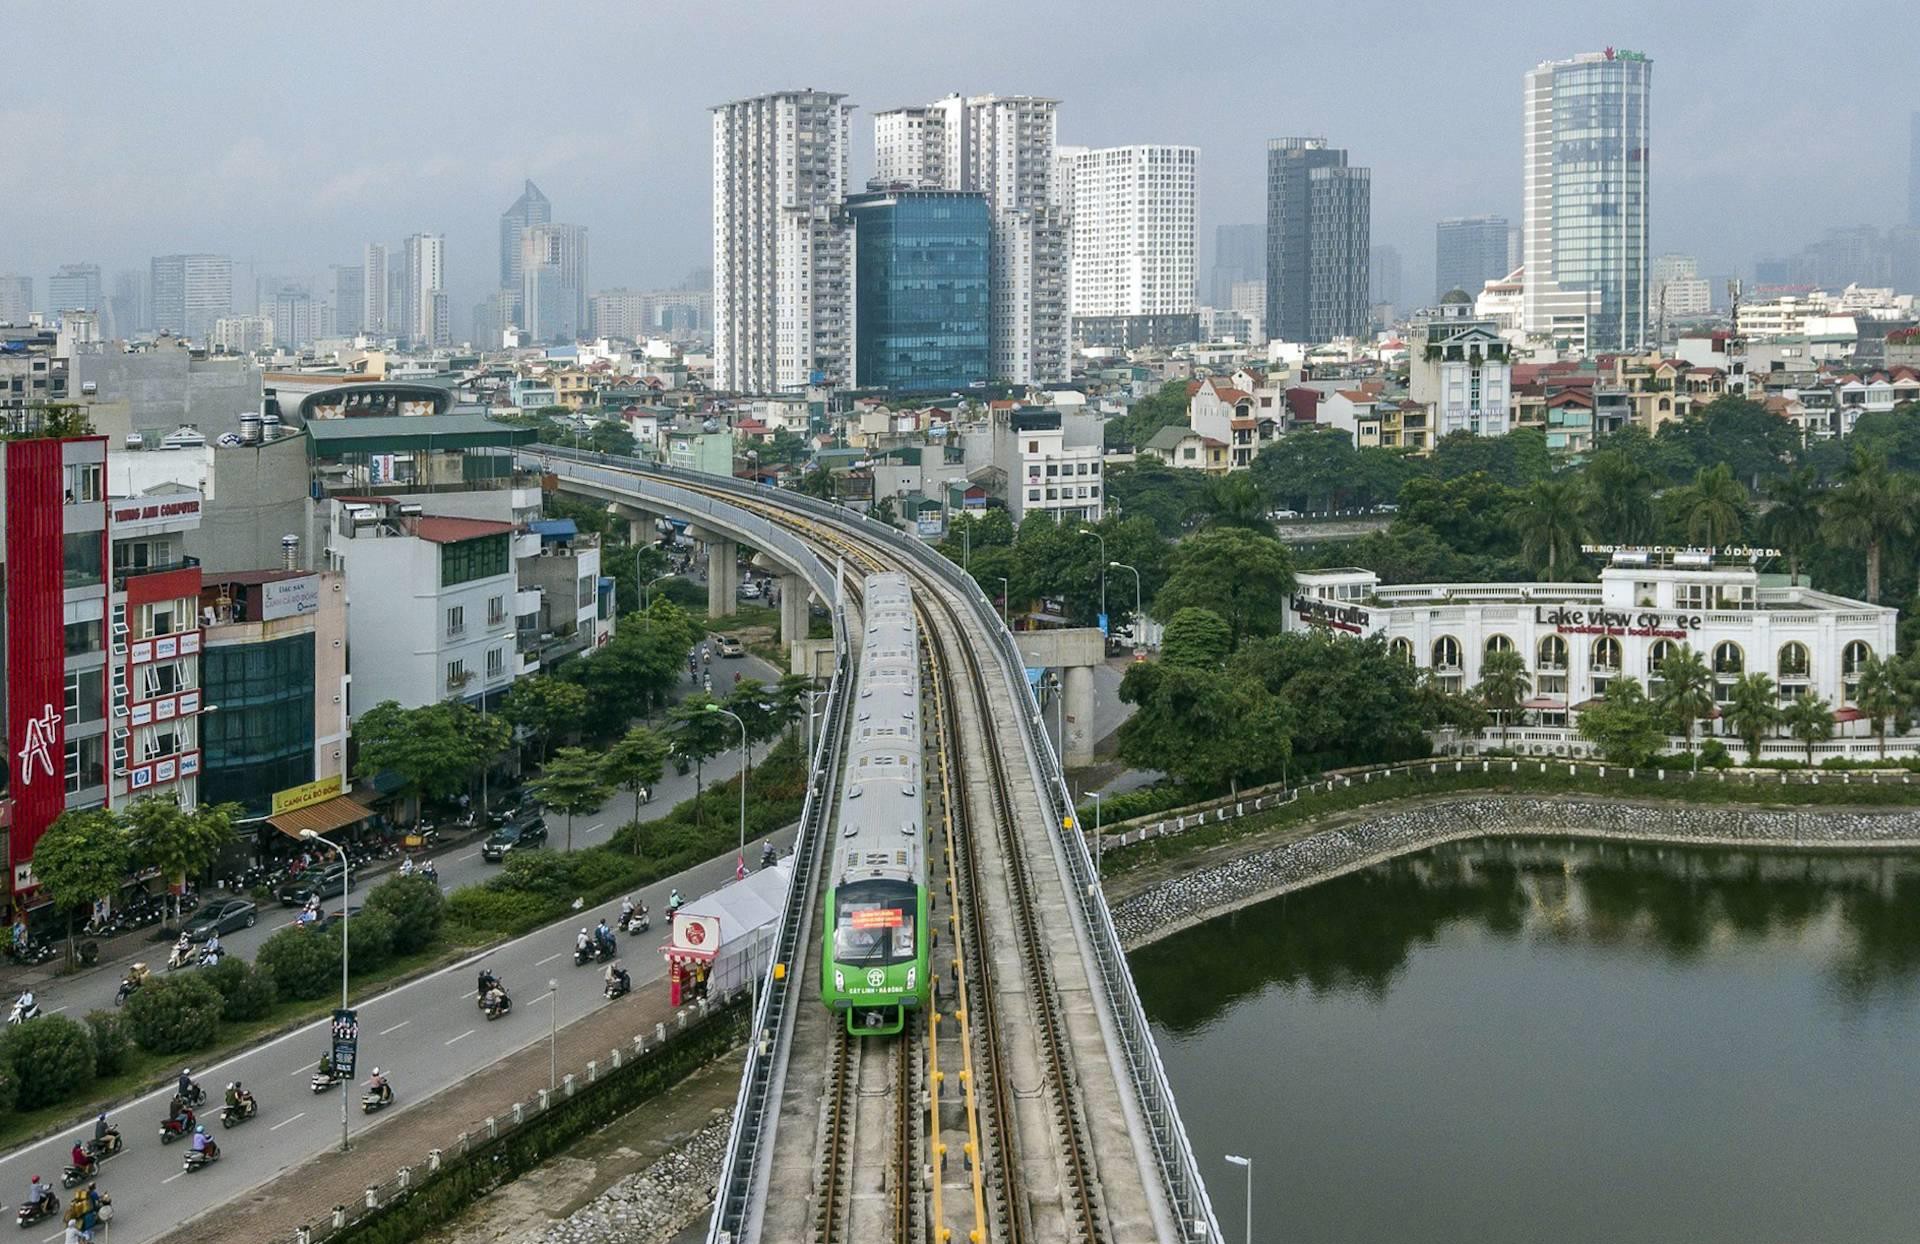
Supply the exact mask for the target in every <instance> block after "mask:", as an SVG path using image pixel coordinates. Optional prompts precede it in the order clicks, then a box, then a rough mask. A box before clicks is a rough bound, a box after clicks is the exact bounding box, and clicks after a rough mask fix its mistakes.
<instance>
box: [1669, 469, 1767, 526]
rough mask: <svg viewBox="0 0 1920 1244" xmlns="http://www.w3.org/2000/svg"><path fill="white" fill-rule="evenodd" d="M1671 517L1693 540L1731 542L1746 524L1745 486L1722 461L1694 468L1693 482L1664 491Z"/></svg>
mask: <svg viewBox="0 0 1920 1244" xmlns="http://www.w3.org/2000/svg"><path fill="white" fill-rule="evenodd" d="M1667 496H1668V498H1669V500H1668V504H1669V505H1670V506H1671V507H1672V512H1673V516H1674V518H1675V519H1676V520H1677V521H1678V522H1679V523H1680V526H1681V529H1682V530H1683V531H1685V533H1686V537H1687V539H1688V540H1690V541H1692V542H1693V543H1694V544H1707V545H1723V544H1734V543H1737V542H1738V541H1739V539H1740V533H1741V532H1742V531H1743V530H1745V529H1746V524H1747V490H1746V489H1745V488H1743V487H1741V485H1740V481H1739V480H1737V479H1735V478H1734V477H1733V468H1731V467H1729V466H1728V465H1727V464H1726V463H1724V462H1723V463H1721V464H1719V465H1718V466H1710V467H1702V468H1700V470H1698V471H1695V472H1694V475H1693V482H1692V483H1691V484H1688V485H1686V486H1685V487H1682V488H1676V489H1674V490H1673V491H1672V492H1670V493H1668V494H1667Z"/></svg>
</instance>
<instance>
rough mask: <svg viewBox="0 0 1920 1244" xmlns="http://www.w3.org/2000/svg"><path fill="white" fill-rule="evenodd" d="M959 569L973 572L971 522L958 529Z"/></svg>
mask: <svg viewBox="0 0 1920 1244" xmlns="http://www.w3.org/2000/svg"><path fill="white" fill-rule="evenodd" d="M960 569H962V570H964V571H966V572H967V573H968V574H972V573H973V524H972V523H971V522H969V523H968V524H967V525H966V526H964V527H962V528H961V529H960Z"/></svg>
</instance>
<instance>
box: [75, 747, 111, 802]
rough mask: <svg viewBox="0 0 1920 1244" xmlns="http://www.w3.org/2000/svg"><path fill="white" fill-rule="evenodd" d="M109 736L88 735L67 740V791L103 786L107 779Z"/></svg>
mask: <svg viewBox="0 0 1920 1244" xmlns="http://www.w3.org/2000/svg"><path fill="white" fill-rule="evenodd" d="M106 757H107V736H106V735H104V734H93V735H88V736H87V737H86V738H84V739H68V740H67V793H68V794H69V795H72V794H75V793H77V792H79V791H83V790H86V789H87V788H88V787H92V786H101V785H104V784H105V783H106V780H107V764H106Z"/></svg>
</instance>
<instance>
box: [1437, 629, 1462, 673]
mask: <svg viewBox="0 0 1920 1244" xmlns="http://www.w3.org/2000/svg"><path fill="white" fill-rule="evenodd" d="M1433 668H1435V669H1437V670H1457V669H1459V668H1460V641H1459V640H1457V639H1455V638H1454V637H1453V636H1451V635H1442V636H1441V637H1440V638H1438V639H1436V640H1434V641H1433Z"/></svg>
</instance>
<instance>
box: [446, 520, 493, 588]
mask: <svg viewBox="0 0 1920 1244" xmlns="http://www.w3.org/2000/svg"><path fill="white" fill-rule="evenodd" d="M505 573H507V537H506V534H505V533H504V532H503V533H502V534H500V535H497V536H481V537H479V538H478V539H474V540H460V541H457V542H456V543H453V544H445V545H442V546H441V547H440V586H441V587H452V586H453V585H454V584H456V583H467V582H471V581H472V580H474V579H487V578H492V577H493V576H495V575H503V574H505Z"/></svg>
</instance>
